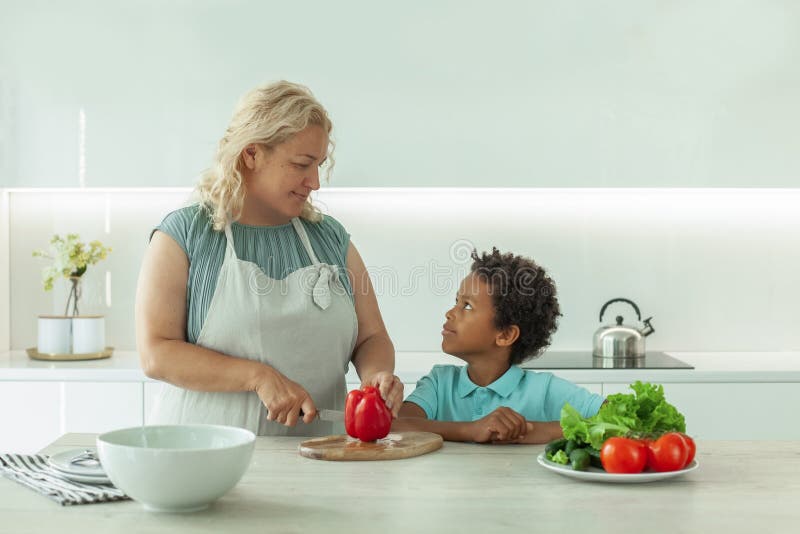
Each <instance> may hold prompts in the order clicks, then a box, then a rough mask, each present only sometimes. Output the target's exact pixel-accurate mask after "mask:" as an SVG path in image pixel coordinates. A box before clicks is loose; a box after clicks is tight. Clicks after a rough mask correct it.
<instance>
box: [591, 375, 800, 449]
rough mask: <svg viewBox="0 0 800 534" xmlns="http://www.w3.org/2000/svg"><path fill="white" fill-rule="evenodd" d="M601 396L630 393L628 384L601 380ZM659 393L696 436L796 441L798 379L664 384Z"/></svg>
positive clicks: (798, 432) (799, 430)
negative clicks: (790, 381)
mask: <svg viewBox="0 0 800 534" xmlns="http://www.w3.org/2000/svg"><path fill="white" fill-rule="evenodd" d="M603 392H604V394H605V395H610V394H612V393H631V390H630V389H629V388H628V386H627V384H604V385H603ZM664 395H665V396H666V398H667V401H668V402H670V403H671V404H673V405H674V406H675V407H676V408H677V409H678V410H680V412H681V413H683V414H684V416H685V417H686V432H687V434H689V435H691V436H692V437H695V438H698V439H759V440H761V439H764V440H773V439H800V425H797V424H793V423H792V421H796V420H797V413H796V411H797V406H800V384H797V383H699V382H695V383H690V384H680V383H678V384H672V383H668V384H664Z"/></svg>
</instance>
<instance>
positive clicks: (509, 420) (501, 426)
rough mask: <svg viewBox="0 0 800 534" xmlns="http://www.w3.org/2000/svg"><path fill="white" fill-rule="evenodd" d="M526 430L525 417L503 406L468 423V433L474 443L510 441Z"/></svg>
mask: <svg viewBox="0 0 800 534" xmlns="http://www.w3.org/2000/svg"><path fill="white" fill-rule="evenodd" d="M527 431H528V422H527V421H526V420H525V418H524V417H522V415H520V414H519V413H517V412H515V411H514V410H512V409H511V408H507V407H505V406H501V407H500V408H498V409H496V410H495V411H493V412H492V413H490V414H489V415H487V416H486V417H483V418H481V419H478V420H477V421H473V422H471V423H470V434H471V436H472V441H474V442H475V443H487V442H510V441H513V440H517V439H522V438H524V437H525V433H526V432H527Z"/></svg>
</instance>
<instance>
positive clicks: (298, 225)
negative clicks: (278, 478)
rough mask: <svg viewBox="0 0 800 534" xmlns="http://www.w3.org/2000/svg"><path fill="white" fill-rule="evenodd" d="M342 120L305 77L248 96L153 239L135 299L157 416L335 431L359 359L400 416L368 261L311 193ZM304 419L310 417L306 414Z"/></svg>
mask: <svg viewBox="0 0 800 534" xmlns="http://www.w3.org/2000/svg"><path fill="white" fill-rule="evenodd" d="M331 128H332V125H331V121H330V119H329V118H328V114H327V112H326V111H325V109H324V108H323V107H322V106H321V105H320V103H319V102H317V100H316V99H315V98H314V96H313V95H312V94H311V92H310V91H309V90H308V89H306V88H305V87H302V86H299V85H296V84H292V83H288V82H278V83H274V84H271V85H267V86H263V87H259V88H257V89H255V90H253V91H251V92H250V93H248V94H247V95H245V96H244V98H243V99H242V101H241V102H240V103H239V106H238V108H237V109H236V111H235V113H234V115H233V119H232V120H231V122H230V125H229V126H228V129H227V131H226V132H225V135H224V136H223V137H222V140H221V141H220V143H219V148H218V150H217V154H216V158H215V162H214V165H213V167H212V168H211V169H210V170H209V171H207V172H206V173H205V174H204V176H203V178H202V180H201V183H200V185H199V194H200V202H199V203H198V204H195V205H192V206H189V207H186V208H183V209H180V210H178V211H174V212H172V213H170V214H169V215H167V216H166V218H165V219H164V220H163V222H162V223H161V225H159V226H158V227H157V228H156V229H155V230H154V231H153V234H152V236H151V240H150V246H149V249H148V250H147V253H146V255H145V258H144V261H143V265H142V269H141V273H140V277H139V285H138V289H137V296H136V341H137V346H138V350H139V353H140V357H141V363H142V368H143V369H144V372H145V374H146V375H147V376H149V377H151V378H156V379H158V380H162V381H164V382H165V384H164V385H163V388H162V391H161V393H160V395H159V397H158V399H157V401H156V403H155V407H154V410H153V413H152V421H153V422H154V423H213V424H227V425H234V426H239V427H242V428H247V429H250V430H252V431H253V432H255V433H257V434H259V435H305V436H309V435H324V434H330V433H331V432H334V431H336V430H339V429H338V428H334V427H333V426H332V424H331V423H329V422H324V421H319V420H316V415H317V410H318V409H321V408H330V409H338V410H342V409H343V408H344V400H345V396H346V386H345V373H346V371H347V367H348V365H349V363H350V362H352V363H353V365H354V366H355V368H356V371H357V372H358V375H359V377H360V379H361V382H362V385H373V386H376V387H378V388H379V389H380V392H381V395H382V396H383V398H384V400H385V401H386V404H387V406H389V408H390V409H391V410H392V412H393V414H394V415H395V416H396V415H397V412H398V410H399V408H400V406H401V404H402V400H403V385H402V383H401V382H400V380H398V379H397V377H396V376H394V374H393V373H394V347H393V345H392V342H391V340H390V339H389V336H388V334H387V332H386V327H385V326H384V324H383V319H382V318H381V314H380V311H379V309H378V303H377V300H376V298H375V294H374V292H373V288H372V285H371V283H370V279H369V276H368V275H367V271H366V267H365V266H364V262H363V261H362V259H361V257H360V256H359V254H358V251H357V250H356V248H355V247H354V246H353V244H352V243H351V242H350V236H349V234H348V233H347V231H346V230H345V229H344V228H343V227H342V225H341V224H339V222H338V221H336V220H335V219H334V218H332V217H330V216H327V215H322V214H321V213H320V212H319V211H318V210H317V209H316V208H315V207H314V206H313V204H312V203H311V196H310V194H311V192H312V191H316V190H317V189H319V186H320V180H319V175H320V168H321V167H323V165H324V164H325V163H326V162H329V161H330V155H331V151H332V144H331V141H330V137H329V136H330V133H331ZM301 421H302V423H303V424H298V423H299V422H301Z"/></svg>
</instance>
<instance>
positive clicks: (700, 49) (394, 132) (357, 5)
mask: <svg viewBox="0 0 800 534" xmlns="http://www.w3.org/2000/svg"><path fill="white" fill-rule="evenodd" d="M799 30H800V3H798V2H794V1H791V0H785V1H777V0H749V1H725V0H719V1H704V0H673V1H668V2H667V1H653V0H619V1H605V2H603V1H594V0H586V1H582V2H578V1H563V0H547V1H531V0H515V1H512V0H507V1H501V0H495V1H491V2H490V1H483V2H469V1H456V0H453V1H435V0H433V1H404V2H394V3H391V4H390V3H388V2H379V1H376V0H360V1H348V0H338V1H324V2H323V1H317V2H313V1H304V2H287V1H280V2H274V1H261V0H249V1H245V0H238V1H231V0H228V1H223V0H219V1H210V0H204V1H197V0H195V1H188V0H180V1H179V0H172V1H169V0H128V1H125V2H121V1H116V0H114V1H112V0H84V1H70V2H43V1H40V0H36V1H30V0H0V186H12V187H19V186H51V185H57V186H76V185H78V144H79V143H78V116H79V110H80V109H81V108H83V109H84V110H85V113H86V174H85V176H86V184H87V185H89V186H166V185H175V186H178V185H180V186H184V185H191V184H193V183H194V180H195V176H196V175H197V174H198V173H199V172H200V171H201V170H202V169H203V168H204V167H205V166H206V165H207V164H208V162H209V161H210V157H211V153H212V151H213V148H214V146H215V144H216V141H217V139H218V137H219V136H220V135H221V132H222V130H223V128H224V127H225V125H226V122H227V119H228V117H229V115H230V113H231V110H232V108H233V105H234V102H235V100H236V99H237V98H238V96H239V95H241V94H242V93H243V92H244V91H246V90H247V89H249V88H250V87H251V86H253V85H255V84H257V83H259V82H262V81H268V80H272V79H278V78H286V79H291V80H295V81H299V82H301V83H304V84H306V85H308V86H310V87H311V88H312V90H313V91H314V92H315V93H316V94H317V96H318V97H319V98H320V100H322V102H323V103H324V104H325V105H326V106H327V107H328V108H329V111H330V112H331V115H332V117H333V119H334V122H335V128H336V139H337V142H338V149H337V167H336V170H335V174H334V182H333V183H334V185H340V186H390V185H391V186H536V187H551V186H566V187H596V186H636V187H639V186H713V187H716V186H761V187H795V186H800V98H798V95H800V60H798V58H800V31H799Z"/></svg>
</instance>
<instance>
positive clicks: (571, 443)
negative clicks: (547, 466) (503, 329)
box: [564, 439, 580, 456]
mask: <svg viewBox="0 0 800 534" xmlns="http://www.w3.org/2000/svg"><path fill="white" fill-rule="evenodd" d="M578 448H580V446H579V445H578V442H577V441H575V440H574V439H571V440H569V441H567V445H566V446H565V447H564V452H566V453H567V456H569V455H570V454H572V451H574V450H575V449H578Z"/></svg>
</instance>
